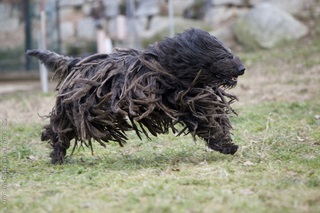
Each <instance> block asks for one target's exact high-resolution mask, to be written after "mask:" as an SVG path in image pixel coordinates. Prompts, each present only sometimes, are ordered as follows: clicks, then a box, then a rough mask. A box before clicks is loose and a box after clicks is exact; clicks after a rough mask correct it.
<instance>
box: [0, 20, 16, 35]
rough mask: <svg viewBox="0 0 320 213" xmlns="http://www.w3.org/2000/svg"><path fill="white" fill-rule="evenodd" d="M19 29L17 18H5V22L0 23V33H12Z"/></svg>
mask: <svg viewBox="0 0 320 213" xmlns="http://www.w3.org/2000/svg"><path fill="white" fill-rule="evenodd" d="M18 28H19V19H18V18H7V19H6V20H5V21H0V32H12V31H15V30H17V29H18Z"/></svg>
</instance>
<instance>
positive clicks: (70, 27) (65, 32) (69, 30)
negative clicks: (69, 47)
mask: <svg viewBox="0 0 320 213" xmlns="http://www.w3.org/2000/svg"><path fill="white" fill-rule="evenodd" d="M60 28H61V38H62V40H68V39H69V38H72V37H74V35H75V30H74V24H73V23H72V22H70V21H65V22H62V23H61V24H60Z"/></svg>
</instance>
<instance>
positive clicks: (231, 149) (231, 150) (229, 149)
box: [209, 144, 239, 155]
mask: <svg viewBox="0 0 320 213" xmlns="http://www.w3.org/2000/svg"><path fill="white" fill-rule="evenodd" d="M209 147H210V148H211V149H213V150H215V151H218V152H220V153H223V154H226V155H234V154H235V153H236V152H237V151H238V147H239V146H237V145H234V144H223V145H221V144H209Z"/></svg>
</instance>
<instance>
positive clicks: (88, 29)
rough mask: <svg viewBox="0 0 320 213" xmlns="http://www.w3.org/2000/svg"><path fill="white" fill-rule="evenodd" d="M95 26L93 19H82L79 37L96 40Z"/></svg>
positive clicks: (78, 30) (78, 28)
mask: <svg viewBox="0 0 320 213" xmlns="http://www.w3.org/2000/svg"><path fill="white" fill-rule="evenodd" d="M95 33H96V30H95V26H94V23H93V20H92V18H82V19H80V20H79V21H78V23H77V36H78V37H80V38H84V39H95Z"/></svg>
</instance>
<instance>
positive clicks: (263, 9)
mask: <svg viewBox="0 0 320 213" xmlns="http://www.w3.org/2000/svg"><path fill="white" fill-rule="evenodd" d="M234 32H235V35H236V37H237V39H238V40H239V41H240V42H241V43H242V44H244V45H245V46H247V47H248V48H251V49H256V48H261V47H262V48H272V47H274V46H276V45H277V44H279V43H281V42H283V41H292V40H296V39H299V38H301V37H303V36H305V35H306V34H307V33H308V28H307V27H306V26H305V25H304V24H303V23H301V22H299V21H298V20H297V19H295V18H294V17H293V16H291V15H290V14H289V13H287V12H285V11H282V10H281V9H279V8H278V7H276V6H275V5H274V4H272V3H269V2H263V3H261V4H258V5H257V6H255V7H254V8H253V9H251V10H250V11H249V12H248V13H247V14H245V15H244V16H241V17H239V18H238V20H237V21H236V22H235V25H234Z"/></svg>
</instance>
